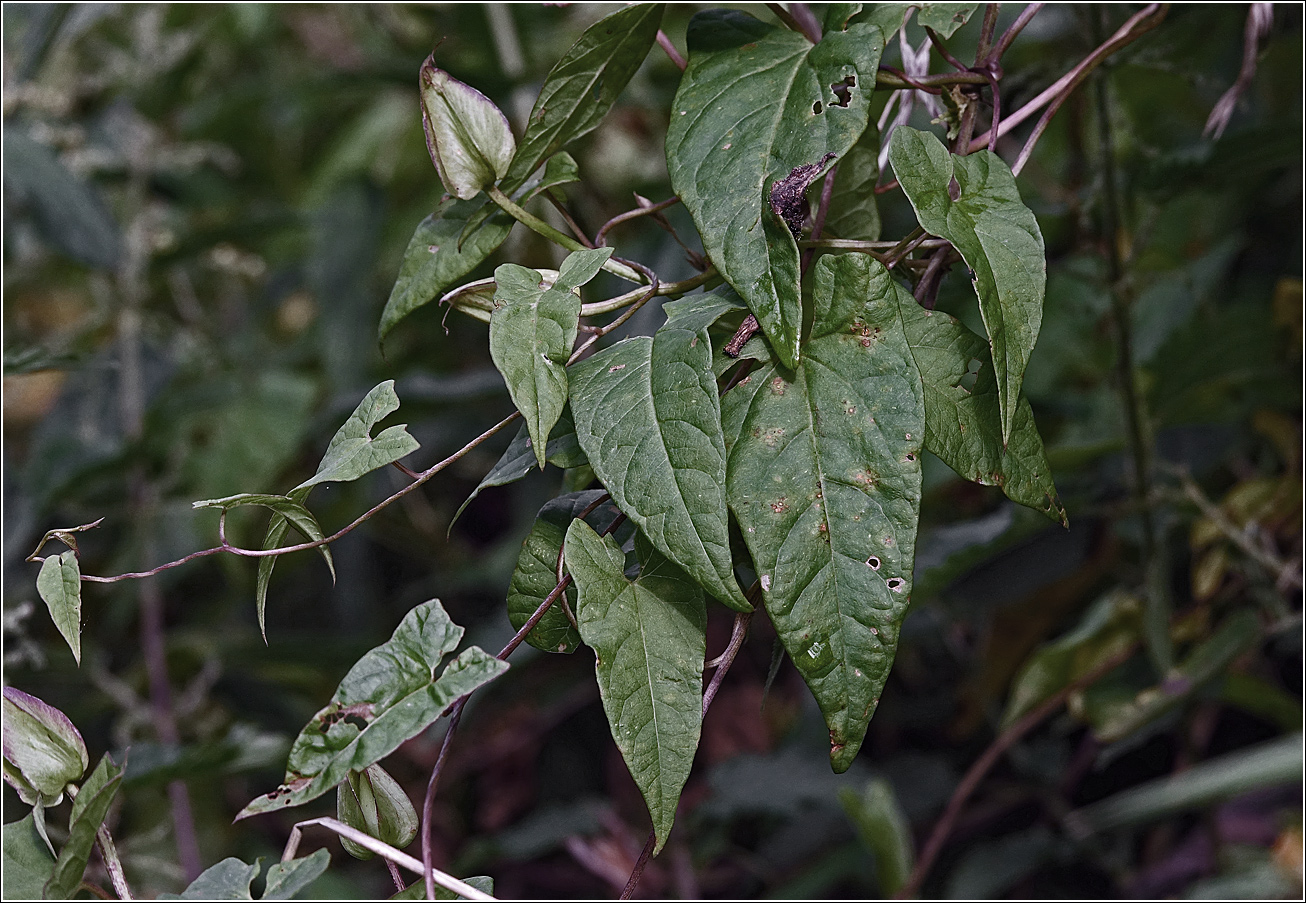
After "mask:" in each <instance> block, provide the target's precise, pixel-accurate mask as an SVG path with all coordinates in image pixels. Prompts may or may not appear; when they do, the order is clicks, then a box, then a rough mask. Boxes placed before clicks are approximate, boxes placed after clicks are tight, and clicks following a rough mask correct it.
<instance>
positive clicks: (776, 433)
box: [722, 255, 925, 772]
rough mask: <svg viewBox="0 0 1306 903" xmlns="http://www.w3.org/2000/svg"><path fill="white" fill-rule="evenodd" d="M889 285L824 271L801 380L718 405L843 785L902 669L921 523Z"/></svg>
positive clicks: (775, 605)
mask: <svg viewBox="0 0 1306 903" xmlns="http://www.w3.org/2000/svg"><path fill="white" fill-rule="evenodd" d="M890 284H891V280H890V278H889V274H888V273H887V272H886V271H885V269H884V267H883V266H881V265H880V264H879V263H876V262H873V261H869V260H868V259H867V258H865V257H861V256H852V255H850V256H847V257H837V258H832V257H822V258H821V259H820V260H819V261H818V262H817V265H816V269H815V285H814V288H813V302H814V306H815V309H816V324H815V326H814V327H813V336H812V338H811V340H810V341H809V342H808V343H807V347H806V351H805V353H804V355H803V360H802V362H801V363H800V364H799V367H798V369H797V370H796V371H787V370H782V369H778V368H777V367H775V366H766V367H763V368H760V369H758V370H756V371H754V372H753V373H752V374H751V375H750V376H749V377H747V378H746V379H745V380H741V381H740V383H739V384H738V385H737V386H736V387H735V388H733V389H732V390H731V391H730V392H728V393H727V394H726V395H725V397H724V398H723V399H722V421H723V424H724V425H725V430H726V434H727V435H728V436H731V437H732V442H731V449H730V459H729V465H728V468H727V482H726V491H727V496H728V498H729V500H730V507H731V509H732V510H733V511H734V512H735V516H736V517H737V518H738V520H739V524H740V527H741V528H742V529H743V531H744V540H745V542H746V543H747V544H748V548H749V551H750V552H752V555H753V561H754V563H755V565H756V568H757V573H758V577H759V580H760V581H761V584H762V594H763V600H764V602H765V605H766V610H767V613H768V614H769V615H770V616H771V620H772V622H773V623H774V624H775V627H776V631H777V633H779V635H780V639H781V641H782V642H783V643H784V646H785V649H786V650H787V651H788V653H789V656H790V658H792V659H793V661H794V664H795V665H797V667H798V670H799V672H800V673H802V675H803V679H804V680H806V681H807V685H808V687H809V688H811V690H812V693H813V695H814V696H815V697H816V701H817V703H818V704H819V705H820V707H821V712H822V713H823V714H824V715H825V720H826V724H827V725H828V726H829V728H830V747H831V748H830V759H831V764H832V765H833V766H834V769H835V770H836V771H840V772H842V771H844V770H846V769H847V768H848V766H849V765H850V764H852V760H853V758H854V756H856V754H857V750H858V749H859V748H860V746H861V742H862V738H863V736H864V735H865V733H866V723H867V721H868V720H869V719H870V717H871V713H872V712H873V711H874V710H875V706H876V704H877V703H878V702H879V697H880V690H881V688H882V687H883V686H884V681H885V678H886V677H887V676H888V672H889V667H890V665H891V664H892V663H893V656H894V652H895V650H896V648H897V643H898V625H899V623H900V622H901V621H902V617H903V615H904V614H905V613H906V611H907V604H908V600H909V598H910V593H911V580H912V561H913V557H914V553H915V543H916V525H917V520H918V518H919V513H920V491H921V490H920V487H921V470H920V461H919V457H920V452H921V444H922V441H923V439H924V434H925V405H924V399H923V397H922V391H921V382H920V376H919V375H918V374H917V372H916V366H915V363H914V362H913V361H912V357H911V351H910V349H909V348H908V347H907V340H906V337H905V336H904V335H903V331H902V326H901V325H900V322H899V319H898V310H897V304H896V303H895V300H894V296H893V294H892V293H891V291H890Z"/></svg>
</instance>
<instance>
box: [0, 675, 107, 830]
mask: <svg viewBox="0 0 1306 903" xmlns="http://www.w3.org/2000/svg"><path fill="white" fill-rule="evenodd" d="M90 764H91V760H90V757H89V756H88V755H87V753H86V744H85V743H84V742H83V741H82V735H81V734H80V733H78V731H77V728H75V727H74V726H73V723H72V722H71V721H69V720H68V716H67V715H65V714H64V713H63V712H61V711H59V710H58V709H56V708H55V707H54V706H52V705H48V704H46V703H44V702H42V701H41V700H39V699H37V698H36V697H35V696H31V695H29V694H27V693H24V692H23V691H22V690H18V689H15V688H14V687H5V688H4V779H5V783H7V784H8V785H9V786H10V787H13V788H14V790H16V791H17V792H18V796H19V798H20V799H21V800H22V801H23V802H24V803H27V804H28V805H29V806H35V805H37V804H38V803H39V804H41V805H45V806H54V805H56V804H58V803H59V801H60V800H62V799H63V794H64V788H66V787H67V786H68V785H69V784H71V783H73V782H75V781H79V780H81V778H82V775H84V774H85V773H86V769H87V768H88V767H89V766H90Z"/></svg>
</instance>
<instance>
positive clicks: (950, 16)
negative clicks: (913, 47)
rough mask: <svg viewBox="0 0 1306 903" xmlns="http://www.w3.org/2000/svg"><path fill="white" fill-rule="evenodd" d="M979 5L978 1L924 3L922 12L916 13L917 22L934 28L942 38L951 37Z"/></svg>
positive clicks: (923, 26)
mask: <svg viewBox="0 0 1306 903" xmlns="http://www.w3.org/2000/svg"><path fill="white" fill-rule="evenodd" d="M979 6H980V5H979V4H978V3H922V4H921V5H920V7H921V8H920V12H918V13H916V24H917V25H919V26H920V27H921V28H932V29H934V30H935V31H936V32H938V33H939V37H941V38H950V37H952V35H953V33H954V32H955V31H956V30H957V29H958V28H961V26H963V25H965V24H966V22H967V21H969V20H970V17H971V15H973V14H974V12H975V10H977V9H979Z"/></svg>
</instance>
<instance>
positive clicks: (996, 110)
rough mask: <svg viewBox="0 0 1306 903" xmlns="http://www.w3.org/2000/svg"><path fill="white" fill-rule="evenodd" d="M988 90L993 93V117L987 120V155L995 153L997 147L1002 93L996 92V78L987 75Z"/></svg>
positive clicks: (989, 74) (1000, 121)
mask: <svg viewBox="0 0 1306 903" xmlns="http://www.w3.org/2000/svg"><path fill="white" fill-rule="evenodd" d="M988 77H989V90H990V91H991V92H992V93H993V116H992V117H991V118H990V119H989V153H995V152H996V151H997V147H998V127H999V126H1000V125H1001V124H1002V93H1001V92H1000V91H999V90H998V78H997V76H996V75H994V74H993V73H992V72H989V73H988Z"/></svg>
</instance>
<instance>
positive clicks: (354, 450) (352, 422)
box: [196, 379, 420, 641]
mask: <svg viewBox="0 0 1306 903" xmlns="http://www.w3.org/2000/svg"><path fill="white" fill-rule="evenodd" d="M397 410H399V396H397V395H396V394H395V381H394V380H393V379H387V380H386V381H385V382H383V383H381V384H380V385H378V386H377V387H376V388H374V389H372V391H370V392H368V393H367V395H366V396H365V397H364V398H363V400H362V401H360V402H359V403H358V407H356V408H355V409H354V412H353V413H352V414H350V415H349V419H348V420H346V421H345V423H344V425H343V426H341V427H340V429H338V430H336V434H335V435H334V436H332V437H331V442H330V444H329V445H327V450H326V454H325V455H323V457H322V463H320V464H319V465H318V467H317V473H316V474H314V475H313V476H312V477H311V478H309V479H307V480H305V481H304V482H302V483H300V484H299V485H298V486H296V487H295V488H294V489H292V490H290V493H289V494H288V495H287V496H285V498H287V499H288V500H289V501H290V503H291V506H290V507H287V509H286V512H285V513H283V512H280V511H276V510H275V509H274V511H273V515H272V519H271V520H270V521H269V522H268V532H267V535H266V536H264V537H263V548H264V550H267V549H275V548H277V546H279V545H280V544H281V540H282V539H283V538H285V535H286V530H287V529H288V528H289V526H290V521H288V520H287V516H288V514H290V513H294V514H295V516H296V517H299V518H300V519H302V514H300V513H299V508H302V509H303V510H304V511H305V512H307V510H308V509H307V508H304V502H305V501H306V500H307V499H308V494H309V493H310V492H311V491H312V490H313V487H314V486H317V485H318V484H320V483H333V482H338V483H344V482H349V481H350V480H356V479H358V478H359V477H361V476H364V475H365V474H368V473H370V472H371V471H373V470H376V469H378V468H381V467H385V466H386V465H387V464H393V463H394V462H395V461H398V460H399V459H400V458H402V457H404V456H405V455H408V454H411V453H412V452H414V451H416V450H417V449H418V448H419V447H420V446H419V445H418V443H417V440H416V439H414V438H413V437H412V436H411V435H409V433H408V429H407V424H399V425H396V426H392V427H387V428H386V429H384V430H382V431H381V432H380V433H379V434H378V435H377V436H376V438H372V436H371V432H372V428H373V427H374V426H376V425H377V423H379V422H380V421H381V420H382V419H384V418H385V417H386V416H388V415H389V414H393V413H394V412H395V411H397ZM231 498H232V499H241V498H243V496H232V497H231ZM260 498H269V499H271V498H278V497H277V496H265V497H264V496H260ZM211 501H212V502H213V503H221V502H228V501H231V499H212V500H211ZM196 504H197V505H198V504H199V503H196ZM205 504H207V503H205ZM252 504H260V505H262V504H265V503H264V502H262V501H259V502H254V503H252ZM295 505H297V506H299V508H294V507H293V506H295ZM219 507H220V505H219ZM269 507H270V506H269ZM309 518H310V520H312V523H311V525H310V524H308V523H307V522H306V523H305V526H303V527H301V526H300V525H299V524H298V523H296V525H295V526H296V527H297V528H299V529H300V531H301V532H303V531H304V529H305V527H310V528H312V529H317V533H318V535H312V534H310V533H305V534H304V535H305V536H308V537H309V539H310V540H312V541H314V542H316V541H317V540H318V539H320V538H322V537H321V535H320V534H321V530H320V529H319V528H317V522H316V520H313V519H312V515H311V514H309ZM318 548H319V549H321V550H322V551H323V552H324V554H323V557H324V558H326V560H327V566H328V567H330V568H331V577H332V579H334V578H335V565H334V564H333V563H332V560H331V557H330V551H329V550H327V548H326V546H319V547H318ZM278 557H279V556H276V555H269V556H267V557H265V558H260V559H259V562H258V580H257V583H256V586H255V591H254V593H255V606H256V607H257V609H258V626H259V630H260V631H262V633H263V639H264V640H265V641H266V640H267V624H266V620H265V610H266V608H267V599H268V585H269V584H270V583H271V581H272V570H273V569H274V568H275V567H276V566H277V558H278Z"/></svg>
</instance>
